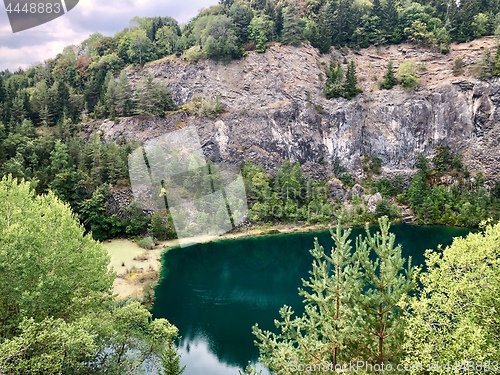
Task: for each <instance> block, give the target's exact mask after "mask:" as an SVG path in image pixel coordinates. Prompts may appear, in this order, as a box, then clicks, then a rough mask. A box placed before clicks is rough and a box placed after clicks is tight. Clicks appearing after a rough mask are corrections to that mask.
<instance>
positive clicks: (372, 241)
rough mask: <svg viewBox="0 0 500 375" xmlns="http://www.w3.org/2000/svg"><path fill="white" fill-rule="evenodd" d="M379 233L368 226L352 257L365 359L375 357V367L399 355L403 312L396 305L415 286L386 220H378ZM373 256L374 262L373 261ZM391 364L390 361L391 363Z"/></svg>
mask: <svg viewBox="0 0 500 375" xmlns="http://www.w3.org/2000/svg"><path fill="white" fill-rule="evenodd" d="M378 222H379V226H380V232H377V233H375V234H374V235H372V234H370V229H369V227H368V224H367V225H366V228H365V231H366V236H365V238H364V239H363V240H361V238H358V241H357V243H356V257H357V259H358V260H359V262H360V263H361V266H362V269H363V279H364V287H363V289H364V293H362V294H361V296H360V297H361V299H360V301H361V307H362V308H363V309H364V313H363V321H364V324H365V327H366V328H365V329H366V331H367V332H368V335H369V336H368V337H366V338H367V339H368V341H367V346H368V353H366V358H377V363H378V364H379V365H381V364H383V363H384V362H387V361H388V360H392V361H394V360H396V359H397V356H398V355H401V352H400V350H399V349H400V345H401V344H402V340H403V329H404V326H403V325H402V324H400V323H401V321H402V319H403V316H404V314H403V313H404V310H403V308H402V307H401V305H400V302H401V301H402V300H403V299H404V298H405V297H407V296H408V293H409V292H410V291H411V290H412V289H413V288H414V287H415V284H414V281H415V275H416V273H415V269H414V268H413V267H412V266H411V258H410V259H409V261H408V267H407V268H406V269H405V268H404V263H405V260H404V258H403V257H402V248H401V245H397V246H396V245H395V241H396V236H395V235H394V234H393V233H389V228H390V225H389V219H388V218H387V216H384V217H382V218H380V219H379V220H378ZM373 256H375V260H372V259H373ZM393 363H394V362H393Z"/></svg>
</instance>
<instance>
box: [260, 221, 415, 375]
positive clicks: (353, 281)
mask: <svg viewBox="0 0 500 375" xmlns="http://www.w3.org/2000/svg"><path fill="white" fill-rule="evenodd" d="M379 225H380V232H377V233H375V234H374V235H372V234H371V233H370V231H369V228H368V225H367V226H366V235H365V236H364V237H362V236H359V237H358V238H357V240H356V249H355V250H354V251H353V250H352V247H351V245H350V240H349V239H348V237H349V235H350V230H346V231H343V230H342V227H341V225H340V223H339V224H338V225H337V230H336V232H332V239H333V241H334V247H333V248H332V250H331V252H330V254H326V253H325V251H324V249H323V248H322V247H321V246H320V245H319V243H318V241H317V240H315V243H314V249H313V250H311V254H312V256H313V258H314V260H313V264H312V271H311V272H310V275H311V276H310V278H309V280H307V281H306V280H303V281H302V283H303V286H304V288H302V289H299V294H300V295H301V296H303V297H304V303H305V308H304V313H303V314H302V316H297V317H295V316H294V312H293V311H292V309H291V307H289V306H283V307H282V308H281V309H280V312H279V313H280V316H281V320H279V321H276V322H275V324H276V326H277V328H278V329H279V331H280V332H279V333H274V332H270V331H263V330H261V329H260V328H259V327H258V325H255V326H254V327H253V333H254V335H255V336H256V337H257V339H258V342H257V346H258V347H259V351H260V360H261V361H262V362H263V363H264V364H265V365H266V366H268V367H269V368H270V369H271V371H273V372H276V373H278V374H290V373H294V372H291V371H290V370H291V368H290V364H291V363H296V364H311V365H314V364H317V365H320V364H323V363H325V362H326V363H329V364H333V365H334V366H337V365H338V366H342V365H346V364H348V363H349V362H352V361H357V360H363V361H369V362H372V364H373V363H378V364H382V363H384V362H388V361H393V360H397V359H400V358H399V357H398V355H399V348H400V347H401V345H402V343H403V339H404V338H403V335H402V334H403V330H402V328H403V326H402V325H401V324H399V323H400V321H401V319H403V317H404V312H405V311H404V309H403V307H401V306H404V305H405V304H401V305H400V302H402V301H403V300H404V299H405V298H406V297H407V296H408V293H409V292H410V291H411V289H412V288H413V287H414V279H415V277H414V276H415V271H414V269H413V268H412V267H411V265H409V266H408V267H407V269H404V267H403V266H404V262H405V260H404V259H403V258H402V256H401V245H398V246H395V236H394V234H389V228H390V226H389V222H388V218H387V217H383V218H381V219H379ZM374 258H375V260H373V259H374ZM410 263H411V261H410ZM315 373H316V372H315ZM318 373H321V372H318Z"/></svg>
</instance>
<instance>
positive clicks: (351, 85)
mask: <svg viewBox="0 0 500 375" xmlns="http://www.w3.org/2000/svg"><path fill="white" fill-rule="evenodd" d="M357 85H358V78H357V77H356V66H355V65H354V61H353V60H351V61H350V62H349V65H348V66H347V73H346V75H345V81H344V95H343V96H344V98H346V99H352V98H354V97H355V96H356V95H358V94H359V93H360V92H361V90H360V89H359V88H358V86H357Z"/></svg>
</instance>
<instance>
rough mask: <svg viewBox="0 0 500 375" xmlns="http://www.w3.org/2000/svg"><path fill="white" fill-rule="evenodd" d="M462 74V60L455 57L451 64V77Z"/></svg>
mask: <svg viewBox="0 0 500 375" xmlns="http://www.w3.org/2000/svg"><path fill="white" fill-rule="evenodd" d="M463 72H464V60H462V58H461V57H457V58H456V59H455V61H454V63H453V75H454V76H455V77H456V76H459V75H461V74H462V73H463Z"/></svg>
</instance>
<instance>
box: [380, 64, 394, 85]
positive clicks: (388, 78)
mask: <svg viewBox="0 0 500 375" xmlns="http://www.w3.org/2000/svg"><path fill="white" fill-rule="evenodd" d="M397 83H398V81H397V79H396V75H395V74H394V68H393V66H392V61H389V63H388V64H387V71H386V72H385V74H384V79H383V81H382V82H381V83H380V87H381V88H383V89H386V90H390V89H392V88H393V87H394V86H396V84H397Z"/></svg>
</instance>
